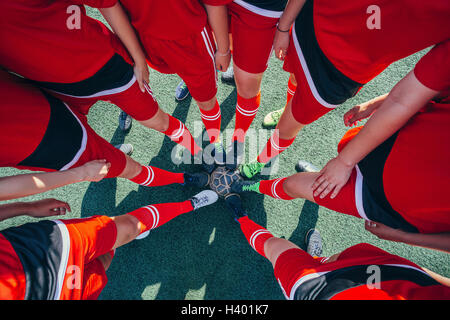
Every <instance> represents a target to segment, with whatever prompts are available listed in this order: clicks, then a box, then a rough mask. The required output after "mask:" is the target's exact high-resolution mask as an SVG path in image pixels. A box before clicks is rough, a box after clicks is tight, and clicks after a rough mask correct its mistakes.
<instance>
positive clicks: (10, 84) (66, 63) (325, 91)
mask: <svg viewBox="0 0 450 320" xmlns="http://www.w3.org/2000/svg"><path fill="white" fill-rule="evenodd" d="M83 5H88V6H91V7H94V8H98V9H99V10H100V12H101V13H102V14H103V16H104V17H105V19H106V20H107V22H108V24H109V25H110V27H111V29H112V30H113V32H114V33H113V32H111V31H110V30H109V29H108V28H107V27H106V26H105V25H103V24H102V23H101V22H99V21H97V20H95V19H92V18H90V17H88V16H87V14H86V11H85V8H84V6H83ZM0 9H1V10H0V18H1V21H2V22H3V24H2V28H0V40H1V43H2V47H3V48H4V49H2V50H1V52H0V63H1V66H2V68H3V69H4V70H3V71H2V72H1V74H0V82H1V89H0V95H1V96H0V98H1V101H2V108H1V110H0V112H1V113H2V117H0V119H1V120H0V121H2V125H3V128H5V129H6V130H4V132H8V136H5V137H2V141H1V142H0V150H1V153H2V157H1V159H0V162H1V165H2V166H5V167H6V166H8V167H16V168H19V169H28V170H33V171H48V173H38V174H26V175H22V176H17V177H6V178H2V180H0V188H1V189H0V190H2V200H7V199H13V198H18V197H23V196H26V195H30V194H35V193H38V192H43V191H46V190H49V189H52V188H56V187H60V186H62V185H66V184H69V183H74V182H78V181H98V180H100V179H102V178H104V177H106V178H112V177H122V178H126V179H129V180H131V181H132V182H135V183H137V184H140V185H144V186H149V187H152V186H161V185H167V184H172V183H178V184H182V185H194V186H199V187H201V186H205V185H206V184H207V182H208V175H207V174H201V173H199V174H187V173H174V172H169V171H166V170H163V169H160V168H156V167H152V166H143V165H141V164H139V163H137V162H136V161H135V160H133V159H132V158H131V157H130V156H128V155H126V154H124V153H123V152H122V151H120V150H118V149H117V148H114V147H113V146H111V145H110V144H109V143H108V142H107V141H105V140H104V139H103V138H101V137H100V136H98V135H97V134H96V133H95V132H94V130H92V128H90V126H89V125H88V123H87V116H88V112H89V109H90V107H91V106H92V105H93V104H94V103H95V102H97V101H99V100H103V101H109V102H111V103H113V104H115V105H117V106H118V107H119V108H121V109H122V110H123V111H125V112H126V113H127V114H129V115H131V116H132V117H133V118H134V119H135V120H137V121H139V122H140V123H141V124H142V125H143V126H145V127H147V128H151V129H154V130H156V131H159V132H162V133H164V134H165V135H167V136H168V137H169V138H170V139H171V140H172V141H174V142H176V143H178V144H181V145H182V146H183V147H185V148H186V149H187V150H189V152H190V153H191V155H192V157H193V158H198V157H200V156H201V154H202V148H201V147H200V146H198V145H197V144H196V142H195V141H194V139H193V138H192V135H191V134H190V132H189V130H188V128H187V127H186V125H185V124H183V123H182V122H180V121H179V120H178V119H176V118H174V117H172V116H171V115H169V114H167V113H165V112H164V111H163V110H162V109H161V108H160V107H159V105H158V102H157V101H156V100H155V99H154V97H153V94H152V91H151V89H150V86H149V83H148V77H149V73H148V65H150V67H152V68H154V69H156V70H158V71H160V72H162V73H177V74H178V75H179V76H180V77H181V78H182V79H183V81H184V82H185V83H186V84H187V86H188V88H189V91H190V93H191V95H192V97H193V99H194V100H195V101H196V103H197V105H198V107H199V109H200V112H201V118H202V121H203V124H204V126H205V129H206V132H207V133H208V136H209V138H210V143H211V144H213V145H214V148H213V150H214V152H213V155H214V156H215V159H216V161H217V162H221V161H223V160H224V159H223V158H222V159H219V158H220V157H218V155H219V154H226V156H227V159H226V165H227V166H228V167H230V168H235V167H237V166H239V169H240V171H241V173H242V174H243V175H244V176H246V177H247V178H253V177H254V176H255V175H256V174H258V173H259V172H260V170H261V169H262V168H263V167H264V165H265V164H266V163H268V162H269V161H270V160H272V159H273V158H274V157H275V156H277V155H279V154H280V153H281V152H282V151H284V150H286V149H287V148H288V147H289V146H290V145H291V144H292V143H293V142H294V140H295V138H296V136H297V135H298V133H299V131H300V130H301V129H302V128H303V127H304V126H305V125H307V124H309V123H312V122H313V121H315V120H317V119H318V118H320V117H321V116H323V115H325V114H326V113H328V112H329V111H331V110H333V109H334V108H335V107H337V106H338V105H340V104H342V103H343V102H345V101H346V100H347V99H349V98H351V97H353V96H354V95H356V94H357V92H358V91H359V90H360V88H362V87H363V86H364V84H365V83H367V82H369V81H370V80H371V79H373V78H375V77H376V76H377V75H378V74H379V73H380V72H382V71H383V70H384V69H385V68H386V67H387V66H389V65H390V64H391V63H392V62H394V61H396V60H399V59H401V58H403V57H406V56H408V55H410V54H412V53H414V52H417V51H419V50H422V49H425V48H428V47H430V46H434V47H433V48H432V49H431V50H430V51H429V52H428V53H427V54H426V55H425V56H424V57H423V58H422V59H421V60H420V61H419V62H418V63H417V65H416V66H415V68H414V70H413V71H411V72H410V73H409V74H408V75H407V76H406V77H405V78H404V79H402V80H401V81H400V82H399V83H398V84H397V85H396V86H395V87H394V88H393V90H392V91H391V92H390V93H389V94H387V95H384V96H381V97H378V98H375V99H373V100H371V101H368V102H367V103H365V104H362V105H360V106H357V107H355V108H353V109H352V110H350V111H349V112H347V113H346V115H345V117H344V122H345V124H346V125H349V126H350V125H353V124H355V123H356V122H357V121H359V120H361V119H364V118H367V117H369V116H371V118H370V119H369V120H368V121H367V123H366V125H365V126H364V127H360V128H356V129H352V130H350V131H349V132H348V133H347V134H346V135H345V136H344V138H343V139H342V140H341V142H340V144H339V148H338V149H339V150H338V151H339V155H338V156H337V157H336V158H334V159H332V160H331V161H330V162H329V163H328V164H327V165H326V166H325V167H324V168H323V169H322V170H321V171H320V172H301V173H298V174H296V175H293V176H291V177H286V178H278V179H274V180H264V181H260V182H257V181H245V182H243V183H238V184H236V185H233V190H234V191H235V192H239V193H240V192H245V191H255V192H260V193H263V194H267V195H270V196H273V197H275V198H279V199H285V200H290V199H294V198H305V199H308V200H310V201H313V202H315V203H317V204H319V205H322V206H325V207H328V208H330V209H332V210H335V211H338V212H342V213H345V214H350V215H353V216H356V217H361V218H363V219H365V220H366V228H367V229H368V230H369V231H371V232H373V233H375V234H377V235H378V236H379V237H382V238H386V239H389V240H394V241H402V242H405V243H409V244H412V245H419V246H424V247H428V248H433V249H438V250H443V251H446V252H450V248H449V247H450V245H449V243H450V241H449V234H448V232H449V231H450V219H449V218H448V212H450V210H449V208H450V203H449V201H450V200H449V199H448V197H446V193H447V192H448V190H450V185H449V183H450V170H449V168H448V163H449V160H450V153H449V152H448V150H449V148H446V147H445V146H448V145H449V142H450V132H449V130H448V129H446V126H447V124H448V121H447V119H448V116H449V115H450V113H449V109H448V89H449V87H450V72H449V71H450V70H449V69H450V68H449V67H450V66H449V60H448V58H447V57H448V51H449V50H450V43H449V38H450V28H449V27H450V26H449V21H448V14H449V13H450V4H449V3H448V2H447V1H434V2H433V3H424V2H423V1H383V2H382V3H381V4H379V5H378V6H372V4H371V3H370V1H360V0H359V1H356V0H355V1H346V2H344V3H343V2H335V1H316V2H314V1H312V0H306V1H305V0H289V1H287V0H286V1H275V0H267V1H257V0H234V1H232V0H186V1H183V2H180V1H177V0H170V1H169V0H167V1H164V2H161V1H148V0H147V1H144V0H121V1H120V2H119V1H117V0H79V1H76V0H71V1H43V0H17V1H11V2H2V3H1V4H0ZM411 21H414V23H411ZM229 34H231V37H229ZM230 38H231V39H232V45H231V44H230ZM230 47H231V48H232V50H230ZM272 49H273V50H274V51H275V55H276V56H277V58H279V59H281V60H284V66H283V69H284V70H285V71H287V72H290V74H291V76H290V78H289V83H288V90H287V93H288V97H287V102H286V106H285V107H284V110H283V112H282V115H281V117H280V119H279V121H278V124H277V129H278V130H275V132H274V134H273V136H272V137H271V138H270V139H269V140H268V142H267V144H266V146H265V147H264V149H263V151H262V152H261V154H260V155H259V156H258V158H257V159H255V161H254V162H252V163H247V164H245V163H244V164H240V163H239V158H240V154H241V153H242V149H243V145H244V142H245V133H246V131H247V130H248V128H249V127H250V125H251V123H252V121H253V119H254V117H255V116H256V113H257V111H258V108H259V106H260V103H261V92H260V86H261V81H262V77H263V74H264V71H265V70H266V68H267V64H268V60H269V58H270V55H271V53H272ZM231 55H232V56H233V67H234V76H235V81H236V87H237V104H236V124H235V132H234V134H233V138H232V142H231V145H230V146H228V148H226V149H227V152H224V151H223V150H224V146H222V144H221V139H220V128H221V127H220V125H221V112H220V106H219V103H218V101H217V98H216V92H217V80H216V79H217V78H216V70H221V71H225V70H226V69H227V67H228V66H229V64H230V60H231ZM15 74H18V75H20V76H21V77H17V76H16V75H15ZM22 77H23V78H22ZM19 108H20V112H17V111H18V110H19ZM375 111H376V112H375ZM17 146H20V148H18V147H17ZM55 155H57V156H56V157H55ZM230 158H232V160H231V161H230ZM306 171H311V170H306ZM424 185H427V186H432V187H429V188H426V189H424V188H423V186H424ZM5 186H7V187H5ZM3 191H4V192H3ZM410 199H414V201H410ZM216 200H217V195H215V193H213V192H212V191H203V192H201V193H199V194H198V195H195V196H193V197H192V198H191V199H189V200H187V201H185V202H181V203H165V204H154V205H149V206H146V207H143V208H139V209H137V210H134V211H132V212H129V213H127V214H125V215H122V216H118V217H114V218H110V217H107V216H93V217H91V218H87V219H72V220H54V221H44V222H39V223H32V224H26V225H23V226H20V227H16V228H9V229H7V230H3V231H2V232H1V233H0V242H1V246H0V248H1V249H0V257H1V259H2V262H4V263H2V264H1V267H0V274H1V275H2V277H0V279H1V280H0V289H1V290H0V295H1V296H2V298H6V299H95V298H97V297H98V295H99V294H100V292H101V290H102V289H103V288H104V286H105V285H106V282H107V278H106V273H105V270H106V269H107V268H108V266H109V264H110V263H111V261H112V258H113V256H114V251H115V249H116V248H117V247H120V246H122V245H124V244H126V243H128V242H130V241H132V240H134V239H135V238H136V237H139V236H142V235H144V234H148V232H149V231H150V230H152V229H154V228H157V227H158V226H160V225H162V224H164V223H166V222H168V221H170V220H171V219H173V218H175V217H176V216H178V215H180V214H183V213H186V212H190V211H193V210H196V209H198V208H201V207H203V206H205V205H208V204H211V203H213V202H215V201H216ZM227 200H228V201H227V203H228V204H229V205H230V207H231V208H232V209H233V211H234V212H235V214H236V221H238V223H239V225H240V227H241V229H242V231H243V234H244V235H245V237H246V239H247V240H248V242H249V244H250V245H251V246H252V247H253V248H254V249H255V250H256V251H257V252H258V253H259V254H261V255H263V256H264V257H266V258H267V259H268V260H269V261H271V262H272V264H273V266H274V274H275V277H276V278H277V280H278V282H279V283H280V286H281V288H282V290H283V292H284V294H285V295H286V297H287V298H290V299H304V298H313V299H354V298H365V299H442V298H447V299H448V298H450V293H449V292H450V291H449V290H450V289H449V288H448V287H447V286H445V285H443V284H441V283H442V282H445V281H446V279H442V277H439V276H437V275H435V274H432V273H431V272H429V271H425V270H424V269H423V268H421V267H419V266H417V265H416V264H414V263H413V262H411V261H408V260H407V259H404V258H401V257H398V256H394V255H391V254H389V253H387V252H385V251H383V250H381V249H378V248H375V247H373V246H371V245H368V244H360V245H357V246H354V247H351V248H348V249H347V250H345V251H344V252H342V253H341V254H339V255H335V256H333V257H330V258H318V257H315V256H312V255H310V254H308V253H306V252H304V251H303V250H301V249H300V248H299V247H297V246H296V245H295V244H293V243H291V242H289V241H287V240H284V239H280V238H277V237H274V236H273V235H272V234H271V233H270V232H269V231H268V230H266V229H265V228H263V227H261V226H259V225H258V224H256V223H255V222H253V221H252V220H251V219H249V217H248V216H247V214H246V213H245V210H244V209H243V208H242V205H241V203H240V201H239V197H237V196H233V197H231V198H229V199H227ZM67 210H70V207H69V206H68V204H66V203H62V202H60V201H57V200H44V201H38V202H35V203H31V204H26V203H16V204H9V205H3V206H2V208H1V210H0V213H1V215H0V217H1V219H5V218H9V217H14V216H18V215H23V214H28V215H31V216H37V217H39V216H49V215H58V214H63V213H65V212H66V211H67ZM37 235H39V236H37ZM314 236H316V237H314ZM43 239H44V240H43ZM49 239H53V240H52V241H50V240H49ZM55 239H56V240H55ZM100 239H101V240H100ZM310 239H311V240H314V239H315V240H316V241H318V240H317V234H313V235H312V236H311V237H310ZM313 242H314V241H313ZM29 248H45V250H28V249H29ZM38 265H39V268H38ZM373 265H376V266H378V267H379V268H380V270H381V272H380V276H381V278H380V279H379V281H378V282H377V285H376V286H375V287H369V286H367V285H366V283H367V272H366V271H367V267H368V266H373ZM71 266H77V267H78V269H77V268H75V269H74V268H71ZM41 268H44V269H46V270H52V272H53V274H51V272H49V273H48V274H42V273H40V272H38V271H37V270H40V269H41ZM74 270H75V271H74ZM74 272H75V273H74ZM76 272H78V273H76ZM430 274H431V275H430ZM77 276H78V278H77ZM73 279H75V280H77V279H78V280H79V281H78V282H79V283H78V282H77V281H75V283H74V282H73ZM343 280H344V281H343ZM69 283H70V285H68V284H69ZM324 283H325V284H326V285H325V286H324V285H323V284H324ZM318 288H320V290H318Z"/></svg>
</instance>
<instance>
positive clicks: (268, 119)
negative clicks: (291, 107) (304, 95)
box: [263, 73, 297, 127]
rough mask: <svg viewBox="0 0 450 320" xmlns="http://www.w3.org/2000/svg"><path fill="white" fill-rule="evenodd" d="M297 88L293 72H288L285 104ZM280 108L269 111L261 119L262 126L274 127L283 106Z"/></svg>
mask: <svg viewBox="0 0 450 320" xmlns="http://www.w3.org/2000/svg"><path fill="white" fill-rule="evenodd" d="M296 90H297V81H296V80H295V75H294V74H293V73H291V74H290V76H289V80H288V86H287V91H286V105H287V104H288V103H289V101H291V99H292V98H293V97H294V94H295V91H296ZM286 105H285V106H284V107H283V108H280V109H278V110H275V111H272V112H269V113H268V114H267V115H266V116H265V117H264V120H263V126H264V127H275V126H276V125H277V124H278V122H279V121H280V118H281V115H282V114H283V111H284V108H285V107H286Z"/></svg>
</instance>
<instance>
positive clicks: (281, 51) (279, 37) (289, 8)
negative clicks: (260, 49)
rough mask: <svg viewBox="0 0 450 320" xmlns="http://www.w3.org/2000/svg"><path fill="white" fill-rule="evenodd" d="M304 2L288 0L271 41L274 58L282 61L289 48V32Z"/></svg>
mask: <svg viewBox="0 0 450 320" xmlns="http://www.w3.org/2000/svg"><path fill="white" fill-rule="evenodd" d="M305 2H306V0H289V1H288V3H287V4H286V8H285V9H284V11H283V14H282V15H281V17H280V20H279V21H278V25H277V31H276V32H275V37H274V39H273V49H274V53H275V56H276V57H277V58H278V59H280V60H284V58H285V57H286V52H287V49H288V47H289V30H290V29H291V26H292V24H293V23H294V21H295V19H296V18H297V16H298V14H299V13H300V11H301V10H302V8H303V5H304V4H305Z"/></svg>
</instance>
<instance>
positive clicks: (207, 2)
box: [201, 0, 233, 6]
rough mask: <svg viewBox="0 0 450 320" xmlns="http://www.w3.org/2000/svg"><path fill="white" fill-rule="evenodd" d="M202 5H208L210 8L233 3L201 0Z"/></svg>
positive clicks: (227, 0) (230, 0) (226, 0)
mask: <svg viewBox="0 0 450 320" xmlns="http://www.w3.org/2000/svg"><path fill="white" fill-rule="evenodd" d="M201 1H202V2H203V3H204V4H208V5H210V6H224V5H226V4H229V3H231V2H233V0H201Z"/></svg>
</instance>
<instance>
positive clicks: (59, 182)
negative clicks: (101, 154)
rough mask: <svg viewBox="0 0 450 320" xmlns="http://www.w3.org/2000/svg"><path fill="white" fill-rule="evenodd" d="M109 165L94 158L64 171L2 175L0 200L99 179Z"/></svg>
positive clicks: (102, 176)
mask: <svg viewBox="0 0 450 320" xmlns="http://www.w3.org/2000/svg"><path fill="white" fill-rule="evenodd" d="M109 166H110V165H109V163H107V162H106V160H94V161H90V162H88V163H86V164H84V165H82V166H80V167H76V168H72V169H69V170H64V171H56V172H38V173H28V174H21V175H16V176H9V177H2V178H0V201H4V200H11V199H17V198H22V197H26V196H30V195H33V194H37V193H42V192H46V191H49V190H52V189H56V188H59V187H62V186H65V185H68V184H72V183H77V182H82V181H100V180H101V179H103V178H104V177H105V176H106V174H107V173H108V170H109Z"/></svg>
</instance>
